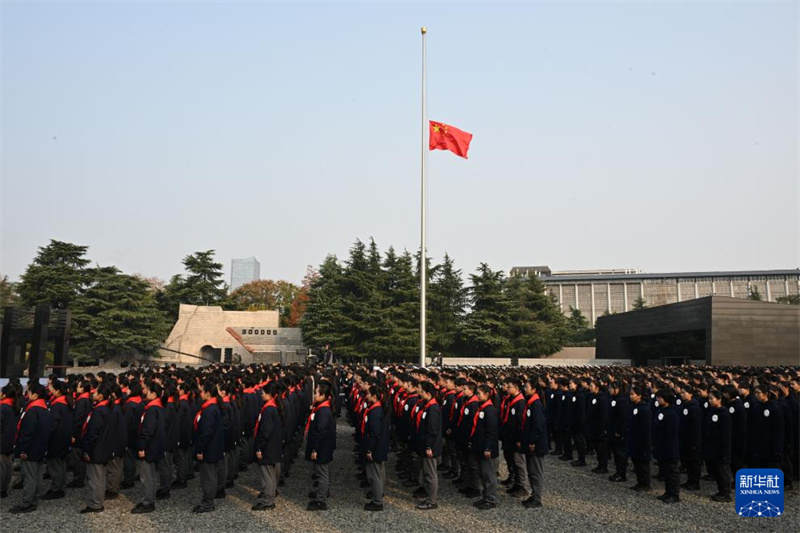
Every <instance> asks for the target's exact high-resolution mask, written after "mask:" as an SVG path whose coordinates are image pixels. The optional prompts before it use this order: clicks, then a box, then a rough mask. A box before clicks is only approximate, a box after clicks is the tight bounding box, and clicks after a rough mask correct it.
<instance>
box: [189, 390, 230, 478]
mask: <svg viewBox="0 0 800 533" xmlns="http://www.w3.org/2000/svg"><path fill="white" fill-rule="evenodd" d="M195 420H197V424H196V428H195V431H194V436H193V444H194V453H195V455H196V454H199V453H202V454H203V462H204V463H218V462H219V461H221V460H222V458H223V457H224V455H225V434H224V433H223V428H222V412H221V411H220V408H219V406H218V405H217V404H216V403H212V404H209V405H208V406H207V407H206V408H205V409H201V410H200V412H198V413H197V415H195Z"/></svg>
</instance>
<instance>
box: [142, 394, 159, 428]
mask: <svg viewBox="0 0 800 533" xmlns="http://www.w3.org/2000/svg"><path fill="white" fill-rule="evenodd" d="M151 407H161V408H163V407H164V404H162V403H161V398H156V399H155V400H152V401H150V402H149V403H148V404H147V406H145V408H144V412H143V413H142V418H141V419H139V433H141V432H142V424H144V417H146V416H147V410H148V409H150V408H151Z"/></svg>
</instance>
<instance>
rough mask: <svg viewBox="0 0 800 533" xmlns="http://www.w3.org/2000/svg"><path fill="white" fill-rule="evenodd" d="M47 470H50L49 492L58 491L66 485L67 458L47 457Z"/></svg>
mask: <svg viewBox="0 0 800 533" xmlns="http://www.w3.org/2000/svg"><path fill="white" fill-rule="evenodd" d="M47 471H48V472H50V479H52V482H51V483H50V492H60V491H62V490H64V487H66V486H67V458H66V457H48V458H47Z"/></svg>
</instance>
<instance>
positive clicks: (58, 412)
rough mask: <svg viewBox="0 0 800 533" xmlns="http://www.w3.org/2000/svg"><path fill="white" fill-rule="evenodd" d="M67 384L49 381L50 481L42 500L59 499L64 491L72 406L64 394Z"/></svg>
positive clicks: (70, 442) (70, 444)
mask: <svg viewBox="0 0 800 533" xmlns="http://www.w3.org/2000/svg"><path fill="white" fill-rule="evenodd" d="M67 390H68V389H67V384H66V383H64V382H63V381H59V380H56V381H52V382H51V383H50V397H51V398H52V400H51V401H50V417H51V420H50V441H49V444H48V446H47V471H48V472H50V477H51V479H52V482H51V484H50V490H49V491H48V492H47V493H46V494H45V495H44V496H42V499H43V500H59V499H61V498H63V497H64V496H65V495H66V493H65V492H64V487H65V486H66V485H67V455H68V454H69V452H70V449H71V448H72V406H71V405H70V402H69V399H68V398H67V396H66V393H67Z"/></svg>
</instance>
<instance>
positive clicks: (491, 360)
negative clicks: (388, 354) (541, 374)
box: [442, 357, 630, 366]
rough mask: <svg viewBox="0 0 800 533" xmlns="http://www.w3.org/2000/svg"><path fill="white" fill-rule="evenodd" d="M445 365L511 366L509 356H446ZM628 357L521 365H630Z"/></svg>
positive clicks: (523, 363) (530, 361)
mask: <svg viewBox="0 0 800 533" xmlns="http://www.w3.org/2000/svg"><path fill="white" fill-rule="evenodd" d="M442 362H443V364H444V365H445V366H509V365H511V359H509V358H507V357H444V358H442ZM629 364H630V361H629V360H627V359H603V360H599V359H555V358H552V357H548V358H546V359H520V360H519V366H587V365H598V366H603V365H629Z"/></svg>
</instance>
